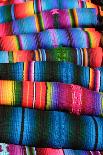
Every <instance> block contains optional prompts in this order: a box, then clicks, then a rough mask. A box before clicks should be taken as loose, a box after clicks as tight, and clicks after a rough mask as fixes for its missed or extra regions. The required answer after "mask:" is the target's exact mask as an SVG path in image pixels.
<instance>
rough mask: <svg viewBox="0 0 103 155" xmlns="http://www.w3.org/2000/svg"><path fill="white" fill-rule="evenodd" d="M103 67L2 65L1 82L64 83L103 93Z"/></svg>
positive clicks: (59, 63) (55, 63) (49, 64)
mask: <svg viewBox="0 0 103 155" xmlns="http://www.w3.org/2000/svg"><path fill="white" fill-rule="evenodd" d="M102 75H103V67H101V68H96V69H92V68H89V67H81V66H77V65H74V64H72V63H67V62H31V63H15V64H14V63H10V64H5V63H4V64H3V63H1V64H0V79H1V80H18V81H22V80H23V81H26V80H29V81H38V82H42V81H44V82H46V81H48V82H64V83H67V84H71V83H73V84H78V85H81V86H83V87H86V88H90V89H91V90H96V91H101V92H102V91H103V76H102Z"/></svg>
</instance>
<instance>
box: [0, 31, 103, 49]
mask: <svg viewBox="0 0 103 155" xmlns="http://www.w3.org/2000/svg"><path fill="white" fill-rule="evenodd" d="M100 39H101V34H100V33H99V32H98V31H95V29H85V30H83V29H81V28H72V29H69V30H64V29H49V30H46V31H43V32H40V33H35V34H20V35H18V36H15V35H14V36H4V37H1V38H0V49H1V50H7V51H13V50H34V49H38V48H45V49H48V48H54V47H58V46H67V47H74V48H96V47H98V46H99V44H100V41H101V40H100Z"/></svg>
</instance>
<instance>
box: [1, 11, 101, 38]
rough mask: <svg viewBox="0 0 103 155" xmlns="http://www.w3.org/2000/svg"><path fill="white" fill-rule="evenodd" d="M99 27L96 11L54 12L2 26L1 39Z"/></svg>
mask: <svg viewBox="0 0 103 155" xmlns="http://www.w3.org/2000/svg"><path fill="white" fill-rule="evenodd" d="M85 17H86V18H85ZM0 22H2V19H1V21H0ZM31 23H32V24H31ZM99 25H100V23H99V21H98V20H97V15H96V10H95V9H72V10H57V11H54V10H52V11H49V12H41V13H40V14H35V15H34V16H30V17H27V18H23V19H19V20H13V22H6V23H2V24H0V37H2V36H5V35H13V34H15V35H19V34H27V33H36V32H40V31H43V30H47V29H53V28H65V29H68V28H71V27H81V28H82V27H97V26H99Z"/></svg>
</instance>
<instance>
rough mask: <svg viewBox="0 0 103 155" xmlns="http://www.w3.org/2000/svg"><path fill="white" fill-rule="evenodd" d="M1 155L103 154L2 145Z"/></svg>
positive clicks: (101, 153)
mask: <svg viewBox="0 0 103 155" xmlns="http://www.w3.org/2000/svg"><path fill="white" fill-rule="evenodd" d="M0 155H103V152H102V151H82V150H71V149H50V148H45V149H44V148H35V147H27V146H20V145H12V144H5V143H0Z"/></svg>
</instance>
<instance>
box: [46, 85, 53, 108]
mask: <svg viewBox="0 0 103 155" xmlns="http://www.w3.org/2000/svg"><path fill="white" fill-rule="evenodd" d="M51 98H52V84H51V83H48V82H47V104H46V109H47V110H49V109H51Z"/></svg>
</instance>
